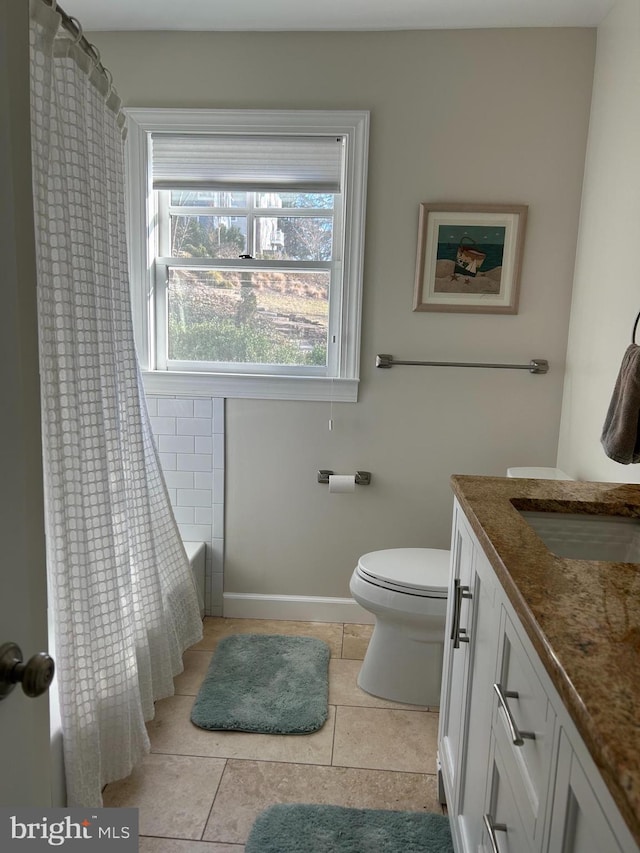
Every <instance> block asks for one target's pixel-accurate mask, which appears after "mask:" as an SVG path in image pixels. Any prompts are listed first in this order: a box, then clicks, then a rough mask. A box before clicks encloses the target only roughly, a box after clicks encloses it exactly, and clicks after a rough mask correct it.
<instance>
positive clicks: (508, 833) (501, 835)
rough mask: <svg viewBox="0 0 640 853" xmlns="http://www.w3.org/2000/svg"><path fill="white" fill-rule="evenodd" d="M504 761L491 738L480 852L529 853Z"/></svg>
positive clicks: (528, 842)
mask: <svg viewBox="0 0 640 853" xmlns="http://www.w3.org/2000/svg"><path fill="white" fill-rule="evenodd" d="M506 758H507V756H505V754H503V750H502V747H501V746H500V744H499V742H498V740H497V739H496V738H495V737H494V738H492V746H491V758H490V762H489V776H488V779H487V796H486V800H485V809H484V818H483V823H484V826H483V830H482V845H481V847H480V848H479V849H480V850H482V851H484V853H493V851H495V850H498V851H500V853H531V851H533V849H534V848H533V846H532V844H531V837H530V835H529V833H528V832H527V829H526V827H525V826H524V824H523V822H522V817H521V814H520V809H519V808H518V806H517V803H516V799H515V797H514V791H513V788H512V784H511V778H510V776H511V774H510V770H509V769H508V767H507V765H508V761H507V760H506ZM491 836H493V839H492V838H491Z"/></svg>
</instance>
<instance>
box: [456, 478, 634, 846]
mask: <svg viewBox="0 0 640 853" xmlns="http://www.w3.org/2000/svg"><path fill="white" fill-rule="evenodd" d="M451 483H452V486H453V490H454V492H455V495H456V497H457V498H458V500H459V502H460V504H461V506H462V508H463V509H464V511H465V514H466V515H467V518H468V519H469V523H470V524H471V526H472V527H473V530H474V531H475V533H476V535H477V536H478V539H479V540H480V543H481V544H482V546H483V547H484V549H485V551H486V554H487V557H488V559H489V560H490V562H491V564H492V565H493V568H494V569H495V571H496V573H497V575H498V578H499V580H500V581H501V583H502V585H503V587H504V590H505V592H506V594H507V596H508V598H509V600H510V601H511V604H512V605H513V607H514V608H515V610H516V612H517V613H518V615H519V617H520V619H521V620H522V622H523V625H524V628H525V630H526V632H527V634H528V636H529V639H530V640H531V642H532V643H533V645H534V647H535V648H536V650H537V652H538V653H539V655H540V657H541V659H542V663H543V665H544V667H545V668H546V670H547V672H548V673H549V676H550V677H551V679H552V681H553V683H554V685H555V687H556V689H557V691H558V693H559V694H560V696H561V697H562V699H563V700H564V703H565V705H566V707H567V710H568V712H569V714H570V715H571V717H572V719H573V721H574V723H575V724H576V727H577V729H578V731H579V732H580V734H581V735H582V738H583V739H584V741H585V743H586V745H587V747H588V749H589V751H590V753H591V755H592V757H593V759H594V761H595V763H596V764H597V766H598V767H599V769H600V771H601V773H602V776H603V778H604V780H605V782H606V784H607V786H608V787H609V790H610V792H611V794H612V796H613V798H614V800H615V801H616V804H617V805H618V807H619V809H620V812H621V813H622V816H623V818H624V819H625V821H626V823H627V825H628V827H629V829H630V830H631V832H632V833H633V835H634V837H635V839H636V841H637V842H638V844H639V845H640V565H639V564H637V563H611V562H595V561H593V562H592V561H589V560H570V559H565V558H562V557H557V556H555V555H554V554H552V553H551V552H550V551H549V550H548V549H547V547H546V546H545V545H544V543H543V542H542V540H541V539H539V538H538V536H537V535H536V534H535V533H534V531H533V530H532V528H531V527H530V526H529V525H528V524H527V522H525V521H524V519H523V518H522V517H521V516H520V514H519V512H518V509H527V510H547V511H548V510H554V511H561V512H570V513H576V512H589V513H594V512H595V513H598V514H601V515H624V516H629V517H638V518H640V485H628V484H619V483H582V482H576V481H565V480H562V481H561V480H521V479H515V478H514V479H510V478H505V477H479V476H467V475H454V476H453V477H452V478H451ZM512 501H515V503H516V504H517V506H518V509H516V508H515V506H514V505H513V503H512Z"/></svg>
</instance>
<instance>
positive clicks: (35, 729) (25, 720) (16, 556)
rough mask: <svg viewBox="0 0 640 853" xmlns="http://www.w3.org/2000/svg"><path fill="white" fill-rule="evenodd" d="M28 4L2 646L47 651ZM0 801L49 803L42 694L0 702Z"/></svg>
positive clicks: (13, 220) (17, 113)
mask: <svg viewBox="0 0 640 853" xmlns="http://www.w3.org/2000/svg"><path fill="white" fill-rule="evenodd" d="M28 14H29V4H28V3H26V2H24V0H0V297H1V298H0V407H1V408H0V453H1V454H2V463H1V465H0V646H2V645H3V644H4V643H8V642H13V643H17V645H18V646H19V647H20V649H21V650H22V653H23V656H24V659H25V660H27V659H29V658H30V657H31V656H32V655H34V654H35V653H36V652H41V651H46V650H47V597H46V574H45V552H44V528H43V494H42V462H41V459H42V454H41V442H40V399H39V389H38V364H37V337H36V304H35V256H34V247H33V216H32V200H31V165H30V159H29V157H30V154H29V65H28V60H29V38H28V32H29V29H28V27H29V20H28ZM0 756H2V758H1V760H0V805H2V806H27V805H34V806H35V805H38V806H47V805H50V804H51V770H50V764H51V762H50V746H49V708H48V696H47V694H46V693H45V694H44V695H42V696H40V697H38V698H35V699H29V698H27V697H26V696H25V695H24V693H23V692H22V689H21V688H20V686H19V685H18V686H16V687H15V688H14V689H13V691H12V692H11V693H10V694H9V695H8V696H6V697H5V698H4V699H2V700H0Z"/></svg>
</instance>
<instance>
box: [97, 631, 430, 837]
mask: <svg viewBox="0 0 640 853" xmlns="http://www.w3.org/2000/svg"><path fill="white" fill-rule="evenodd" d="M237 633H264V634H296V635H302V636H308V637H319V638H320V639H322V640H325V641H326V642H327V643H328V644H329V646H330V647H331V661H330V663H329V719H328V720H327V722H326V723H325V724H324V726H323V727H322V729H320V731H318V732H315V733H314V734H310V735H259V734H250V733H241V732H208V731H203V730H202V729H199V728H197V727H196V726H194V725H193V724H192V723H191V721H190V716H189V715H190V712H191V706H192V704H193V700H194V697H195V696H196V694H197V692H198V690H199V688H200V684H201V682H202V679H203V677H204V674H205V672H206V670H207V667H208V665H209V661H210V659H211V655H212V652H213V650H214V649H215V647H216V643H217V642H218V640H220V639H221V638H222V637H226V636H228V635H229V634H237ZM370 636H371V626H370V625H351V624H345V625H343V624H340V623H323V622H279V621H271V620H254V619H222V618H207V619H205V622H204V637H203V639H202V640H201V642H199V643H198V644H197V645H195V646H192V648H190V649H189V650H188V651H187V652H185V655H184V665H185V669H184V672H183V673H181V674H180V675H179V676H178V677H177V678H176V679H175V689H176V693H175V696H171V697H169V698H168V699H163V700H162V701H160V702H157V703H156V715H155V718H154V719H153V720H152V721H151V722H150V723H148V731H149V738H150V740H151V753H150V755H148V756H147V757H146V758H145V759H144V761H143V762H142V763H141V764H140V765H139V766H138V767H137V768H136V769H135V770H134V772H133V773H132V774H131V776H129V777H128V778H127V779H122V780H120V781H119V782H114V783H112V784H110V785H108V786H107V787H106V789H105V792H104V805H105V806H114V807H117V806H134V807H138V808H139V810H140V811H139V815H140V851H141V853H243V851H244V843H245V841H246V838H247V835H248V833H249V830H250V828H251V825H252V823H253V821H254V820H255V818H256V817H257V815H258V814H259V813H260V812H261V811H262V810H263V809H265V808H266V807H267V806H269V805H272V804H274V803H331V804H335V805H344V806H352V807H355V808H388V809H410V810H416V811H421V810H424V811H434V812H440V811H441V807H440V805H439V803H438V799H437V778H436V739H437V730H438V713H437V708H436V709H429V708H423V707H419V706H415V705H399V704H398V703H396V702H389V701H386V700H384V699H377V698H375V697H374V696H369V695H368V694H367V693H365V692H364V691H362V690H360V688H359V687H358V686H357V685H356V678H357V675H358V671H359V668H360V662H361V661H362V659H363V657H364V653H365V651H366V648H367V643H368V641H369V637H370Z"/></svg>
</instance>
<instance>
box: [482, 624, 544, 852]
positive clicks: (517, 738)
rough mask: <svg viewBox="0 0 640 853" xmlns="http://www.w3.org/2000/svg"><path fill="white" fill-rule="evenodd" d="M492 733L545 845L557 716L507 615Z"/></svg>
mask: <svg viewBox="0 0 640 853" xmlns="http://www.w3.org/2000/svg"><path fill="white" fill-rule="evenodd" d="M498 660H499V663H498V681H497V682H496V684H497V685H498V687H499V688H500V689H498V688H497V687H494V696H493V702H494V708H493V719H492V727H493V730H494V733H495V738H496V740H497V741H498V743H499V744H500V747H501V748H502V750H503V752H504V754H505V756H506V759H507V762H508V766H509V767H510V768H511V775H512V776H513V777H514V778H513V780H512V781H513V788H514V795H515V796H516V804H517V807H518V810H519V812H520V815H521V818H522V822H523V824H524V827H525V829H526V831H527V833H528V835H529V837H530V838H531V839H533V840H534V841H535V842H536V847H537V846H539V844H540V843H541V838H542V831H543V826H544V815H545V810H546V804H547V795H548V790H549V774H550V772H551V761H552V757H553V736H554V728H555V714H554V713H553V709H552V707H551V705H550V703H549V700H548V698H547V695H546V693H545V691H544V688H543V686H542V684H541V683H540V680H539V679H538V676H537V675H536V673H535V671H534V668H533V665H532V663H531V660H530V658H529V656H528V654H527V652H526V650H525V648H524V646H523V644H522V642H521V641H520V639H519V638H518V636H517V634H516V631H515V628H514V626H513V624H512V622H511V620H510V619H509V617H508V615H507V614H506V612H505V611H504V610H503V613H502V629H501V644H500V652H499V658H498Z"/></svg>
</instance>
